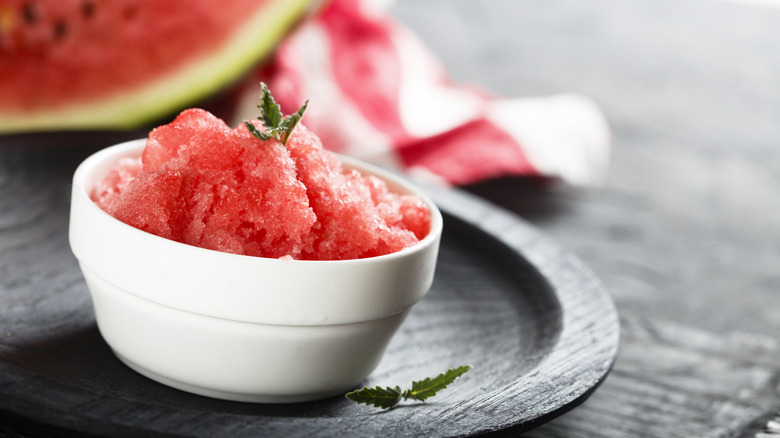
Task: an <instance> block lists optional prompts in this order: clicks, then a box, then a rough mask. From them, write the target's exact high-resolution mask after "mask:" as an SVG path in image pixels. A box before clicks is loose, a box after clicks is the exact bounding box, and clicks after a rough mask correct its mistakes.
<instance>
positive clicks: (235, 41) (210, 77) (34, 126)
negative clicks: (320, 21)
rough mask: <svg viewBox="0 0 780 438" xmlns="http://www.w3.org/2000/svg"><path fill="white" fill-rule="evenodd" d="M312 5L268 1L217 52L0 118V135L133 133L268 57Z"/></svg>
mask: <svg viewBox="0 0 780 438" xmlns="http://www.w3.org/2000/svg"><path fill="white" fill-rule="evenodd" d="M315 3H318V2H312V1H311V0H271V1H269V2H268V3H266V4H265V5H264V6H263V7H261V8H259V9H258V10H257V11H256V12H255V13H254V14H252V15H251V16H250V17H249V18H247V19H246V20H245V21H244V22H243V23H242V24H241V25H240V26H239V27H238V28H237V29H236V30H235V31H234V32H233V34H232V35H231V36H230V38H229V39H228V40H227V41H226V42H225V44H223V45H222V46H221V47H220V49H218V50H215V51H212V52H210V53H209V54H207V55H205V56H201V57H199V58H196V59H193V60H192V61H190V62H188V63H187V64H186V65H185V66H183V67H182V68H179V69H177V70H175V71H172V72H171V73H169V74H166V75H164V76H161V77H159V78H155V79H154V80H153V81H151V82H150V83H147V84H144V85H143V86H141V87H136V88H132V89H128V90H124V91H120V92H117V93H114V94H112V95H111V96H107V97H106V98H103V99H100V100H97V101H93V102H87V103H81V104H74V105H70V106H65V107H61V108H56V109H53V110H44V111H36V112H33V113H0V133H9V134H10V133H22V132H35V131H53V130H91V129H94V130H127V129H134V128H138V127H141V126H144V125H147V124H149V123H152V122H154V121H156V120H160V119H162V118H163V117H166V116H170V115H171V114H172V113H174V112H175V111H177V110H181V109H183V108H186V107H187V106H189V105H192V104H194V103H196V102H198V101H201V100H203V99H205V98H207V97H209V96H212V95H214V94H215V93H217V92H218V91H220V90H222V89H224V87H226V86H227V85H228V84H230V83H231V82H233V81H236V80H237V79H239V78H240V77H241V76H242V75H243V74H245V73H246V72H247V71H249V70H250V69H251V68H252V67H253V66H254V65H255V64H256V63H257V62H258V61H259V60H261V59H263V58H264V57H266V56H268V55H269V54H270V53H271V52H272V51H273V50H274V48H275V47H276V45H277V44H278V42H279V41H281V39H282V38H283V37H284V36H285V35H286V34H287V33H288V32H289V31H290V29H291V28H292V27H293V26H294V25H295V24H296V23H297V22H298V21H299V20H300V19H301V18H302V17H304V16H305V15H306V14H307V13H309V12H310V11H312V10H313V9H314V8H315Z"/></svg>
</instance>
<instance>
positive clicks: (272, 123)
mask: <svg viewBox="0 0 780 438" xmlns="http://www.w3.org/2000/svg"><path fill="white" fill-rule="evenodd" d="M260 87H261V88H262V94H261V95H260V105H258V106H257V107H258V108H259V109H260V114H261V115H262V116H263V118H262V119H260V120H261V121H262V122H263V126H265V127H266V128H268V130H269V131H275V130H277V129H278V128H279V126H280V124H281V123H282V109H281V108H280V107H279V104H278V103H276V100H275V99H274V97H273V96H271V91H270V90H268V86H267V85H265V83H260Z"/></svg>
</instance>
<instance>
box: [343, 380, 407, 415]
mask: <svg viewBox="0 0 780 438" xmlns="http://www.w3.org/2000/svg"><path fill="white" fill-rule="evenodd" d="M346 396H347V398H348V399H350V400H352V401H353V402H355V403H365V404H367V405H374V406H376V407H378V408H382V409H389V408H392V407H393V406H395V405H397V404H398V402H400V401H401V388H400V387H398V386H396V387H395V388H391V387H389V386H388V387H385V388H382V387H380V386H377V387H375V388H363V389H358V390H357V391H352V392H350V393H347V395H346Z"/></svg>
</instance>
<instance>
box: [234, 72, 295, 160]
mask: <svg viewBox="0 0 780 438" xmlns="http://www.w3.org/2000/svg"><path fill="white" fill-rule="evenodd" d="M260 87H261V95H260V105H258V106H257V108H259V109H260V116H261V117H258V118H257V119H258V120H260V121H261V122H263V126H264V127H265V131H263V130H260V129H258V128H257V126H255V125H254V124H252V123H251V122H249V121H248V120H245V121H244V126H246V129H248V130H249V133H250V134H252V135H253V136H255V137H257V138H259V139H260V140H270V139H272V138H273V139H275V140H276V141H278V142H279V143H281V144H284V145H286V144H287V140H288V139H289V138H290V135H292V132H293V130H294V129H295V127H296V126H298V122H300V121H301V119H302V118H303V113H304V111H306V107H307V106H309V101H308V100H307V101H306V102H304V104H303V105H301V107H300V108H298V112H296V113H295V114H290V115H289V116H287V117H284V115H283V114H282V109H281V107H280V106H279V104H278V103H276V100H274V97H273V96H272V95H271V91H270V90H268V86H267V85H265V83H264V82H261V83H260Z"/></svg>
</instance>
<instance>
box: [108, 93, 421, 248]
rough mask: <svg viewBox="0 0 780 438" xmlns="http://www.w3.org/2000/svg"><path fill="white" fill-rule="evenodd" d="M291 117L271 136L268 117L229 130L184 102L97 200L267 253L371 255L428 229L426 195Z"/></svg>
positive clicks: (160, 230)
mask: <svg viewBox="0 0 780 438" xmlns="http://www.w3.org/2000/svg"><path fill="white" fill-rule="evenodd" d="M264 93H265V94H264V98H265V95H266V94H267V89H265V88H264ZM267 97H268V98H269V99H270V101H271V102H273V100H272V98H270V94H267ZM274 105H275V102H274ZM261 108H262V107H261ZM277 108H278V106H277ZM265 115H266V114H265V113H264V116H265ZM299 115H302V112H299ZM285 120H286V119H285ZM276 122H277V124H278V122H279V118H277V121H276ZM296 122H297V121H296ZM282 124H283V125H284V123H282ZM292 125H293V126H291V127H290V126H287V128H289V129H288V130H287V131H286V133H284V134H283V136H277V137H276V138H274V137H271V136H270V134H268V133H273V132H274V131H275V130H274V129H273V128H268V126H271V125H269V124H268V122H266V128H265V129H264V128H262V125H261V124H260V123H259V122H247V124H246V125H240V126H239V127H237V128H235V129H231V128H230V127H228V126H227V125H226V124H225V123H224V122H223V121H222V120H220V119H218V118H216V117H215V116H213V115H211V114H210V113H208V112H206V111H203V110H199V109H189V110H185V111H184V112H182V113H181V114H180V115H179V116H178V117H177V118H176V119H175V120H174V121H173V122H172V123H170V124H168V125H164V126H161V127H158V128H156V129H154V130H153V131H152V132H151V133H150V135H149V138H148V139H147V142H146V147H145V149H144V152H143V155H142V156H141V157H140V158H138V159H125V160H124V161H121V162H120V163H119V165H118V166H117V168H115V169H113V170H112V172H111V173H110V174H109V175H108V176H107V177H106V178H105V180H103V181H102V182H101V183H100V184H98V185H97V187H96V189H95V192H94V193H93V194H92V199H93V201H95V202H96V203H97V205H98V206H100V207H101V208H102V209H103V210H105V211H106V212H108V213H109V214H111V215H112V216H114V217H116V218H117V219H119V220H121V221H122V222H125V223H127V224H129V225H132V226H134V227H136V228H139V229H141V230H144V231H147V232H150V233H153V234H156V235H158V236H161V237H164V238H167V239H172V240H175V241H178V242H182V243H186V244H190V245H195V246H199V247H202V248H207V249H213V250H217V251H225V252H229V253H235V254H243V255H251V256H260V257H272V258H292V259H296V260H343V259H356V258H366V257H373V256H379V255H383V254H388V253H392V252H396V251H399V250H401V249H403V248H405V247H408V246H411V245H414V244H415V243H417V242H418V241H419V240H421V239H422V238H423V237H425V236H426V235H427V234H428V232H429V229H430V223H431V214H430V211H429V210H428V208H427V206H426V205H425V204H424V203H423V201H422V200H420V199H419V198H417V197H416V196H414V195H402V194H397V193H394V192H392V191H390V190H389V189H388V187H387V185H386V184H385V182H384V181H382V180H381V179H379V178H376V177H374V176H366V175H362V174H360V173H358V172H357V171H355V170H352V171H348V170H345V169H343V168H342V165H341V163H340V162H339V161H338V159H337V158H336V156H335V155H333V154H331V153H330V152H328V151H326V150H325V149H323V146H322V144H321V142H320V140H319V138H318V137H317V136H316V135H315V134H313V133H312V132H311V131H309V130H308V129H306V127H304V126H302V125H299V126H298V127H297V128H296V129H295V130H294V131H292V128H295V126H294V125H295V124H294V123H293V124H292ZM247 126H248V127H249V129H248V128H247ZM280 129H281V128H280ZM250 131H254V134H255V135H260V136H262V137H264V138H266V139H260V138H257V137H256V136H255V135H253V134H252V133H251V132H250ZM277 133H278V132H277Z"/></svg>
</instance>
